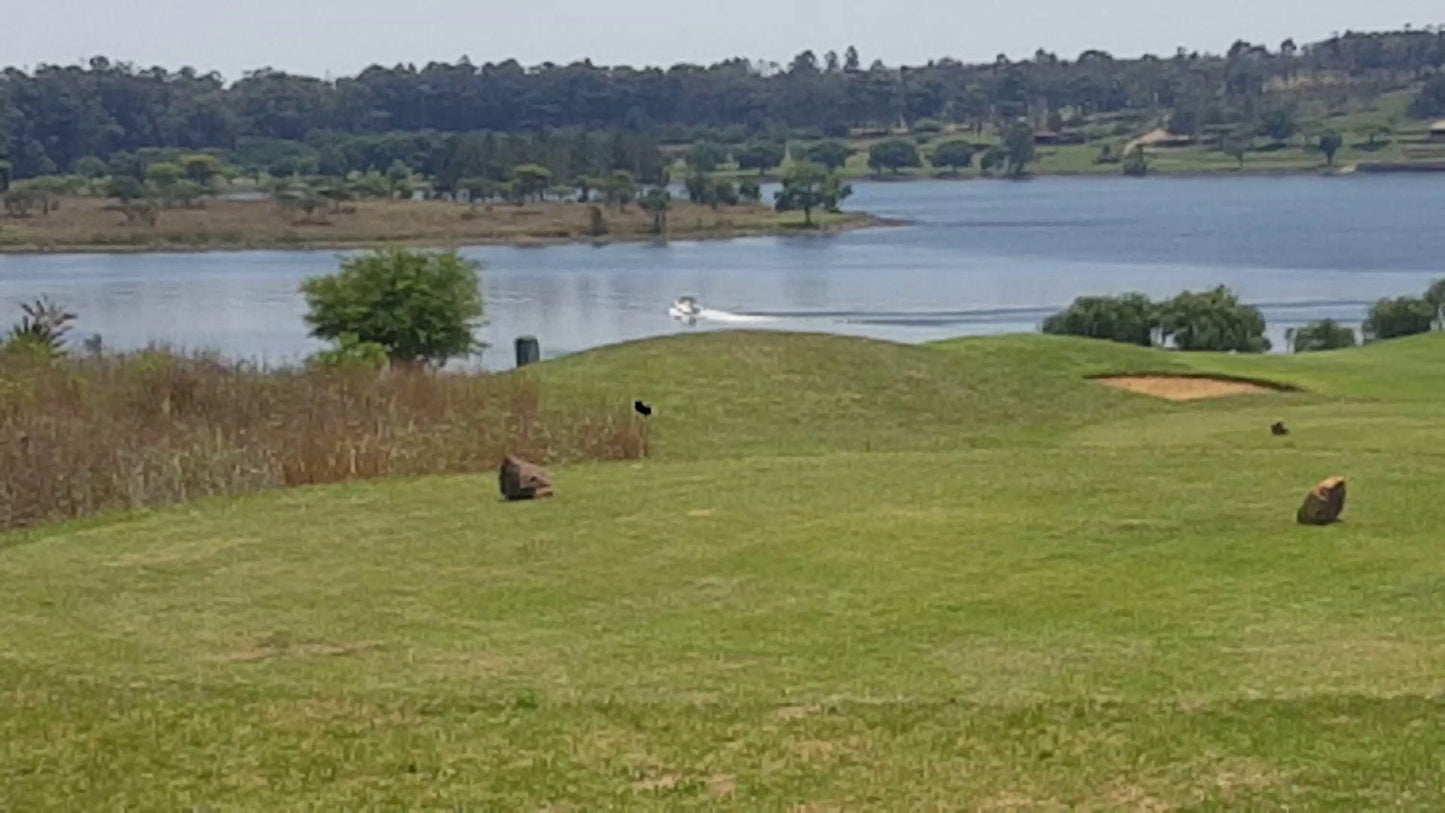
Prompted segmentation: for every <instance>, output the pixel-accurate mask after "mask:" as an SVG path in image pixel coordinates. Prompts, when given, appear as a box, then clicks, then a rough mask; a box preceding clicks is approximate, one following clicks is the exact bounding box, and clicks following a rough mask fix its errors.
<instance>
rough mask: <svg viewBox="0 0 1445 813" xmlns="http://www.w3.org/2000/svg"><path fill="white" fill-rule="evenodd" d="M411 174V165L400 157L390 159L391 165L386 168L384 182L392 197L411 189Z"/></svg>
mask: <svg viewBox="0 0 1445 813" xmlns="http://www.w3.org/2000/svg"><path fill="white" fill-rule="evenodd" d="M411 174H412V173H411V167H409V166H407V164H406V162H405V161H403V160H401V159H400V158H398V159H396V160H395V161H392V162H391V166H389V167H387V168H386V182H387V186H388V188H389V189H390V191H391V196H392V197H393V198H394V197H396V196H397V195H398V194H399V193H402V192H407V191H410V190H411Z"/></svg>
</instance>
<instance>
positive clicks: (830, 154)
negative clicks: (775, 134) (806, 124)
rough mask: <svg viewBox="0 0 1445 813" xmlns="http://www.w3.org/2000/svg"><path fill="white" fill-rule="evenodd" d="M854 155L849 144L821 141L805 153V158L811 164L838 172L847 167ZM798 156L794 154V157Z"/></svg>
mask: <svg viewBox="0 0 1445 813" xmlns="http://www.w3.org/2000/svg"><path fill="white" fill-rule="evenodd" d="M852 154H853V151H852V150H851V149H849V148H848V145H847V144H844V143H843V142H841V141H833V140H829V141H819V142H818V143H817V144H814V145H813V146H811V147H809V148H808V149H807V151H806V152H804V153H803V158H804V159H805V160H807V161H809V162H811V163H814V164H822V165H823V166H825V167H827V168H828V169H832V170H836V169H840V168H842V167H843V166H844V165H846V164H847V163H848V156H850V155H852ZM796 155H797V153H794V156H796Z"/></svg>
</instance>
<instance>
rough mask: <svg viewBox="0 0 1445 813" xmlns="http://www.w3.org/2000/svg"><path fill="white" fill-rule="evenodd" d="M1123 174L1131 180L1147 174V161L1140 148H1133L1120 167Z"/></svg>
mask: <svg viewBox="0 0 1445 813" xmlns="http://www.w3.org/2000/svg"><path fill="white" fill-rule="evenodd" d="M1121 169H1123V171H1124V174H1125V175H1128V176H1129V177H1131V178H1142V177H1144V176H1145V175H1148V174H1149V159H1148V157H1147V156H1145V155H1144V150H1143V148H1142V147H1135V148H1134V149H1133V150H1132V151H1131V152H1130V153H1129V156H1128V157H1127V158H1125V159H1124V162H1123V164H1122V166H1121Z"/></svg>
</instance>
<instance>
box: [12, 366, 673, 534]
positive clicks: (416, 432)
mask: <svg viewBox="0 0 1445 813" xmlns="http://www.w3.org/2000/svg"><path fill="white" fill-rule="evenodd" d="M646 443H647V439H646V430H645V426H644V425H643V424H642V423H641V422H640V421H638V420H635V419H634V417H633V416H632V414H631V411H630V409H629V408H628V405H618V406H616V407H612V406H607V407H602V408H596V409H584V410H573V411H566V410H562V411H558V410H547V409H543V407H542V403H541V392H540V390H539V385H538V384H537V383H536V382H535V381H531V380H528V379H526V378H522V377H518V376H493V375H487V374H484V373H470V374H435V373H429V372H422V371H403V372H389V373H385V374H380V375H378V374H376V373H372V372H367V371H330V372H324V371H307V370H289V369H288V370H276V371H263V370H258V369H255V368H253V367H250V366H248V365H244V364H233V363H227V362H223V361H221V360H219V359H216V358H213V357H208V356H204V355H181V354H176V353H171V352H164V351H147V352H141V353H134V354H128V355H107V356H90V357H85V358H60V359H54V360H51V359H44V358H38V357H35V356H32V355H26V354H5V353H0V530H3V529H9V528H17V527H23V526H28V525H34V524H37V523H41V522H46V521H50V520H59V519H66V518H72V517H81V516H86V515H90V514H94V513H97V512H100V511H106V510H112V509H133V508H141V507H154V506H162V505H168V504H173V503H178V502H182V501H184V500H188V499H192V498H195V497H201V496H207V495H215V494H240V493H245V492H252V491H258V490H261V489H269V488H278V487H283V486H294V485H306V484H311V483H329V482H335V481H339V480H347V479H352V478H363V477H381V476H387V475H417V474H441V473H452V472H478V471H489V470H492V469H494V468H495V466H496V465H497V464H498V462H499V461H500V458H501V456H502V455H503V454H504V453H514V454H520V455H522V456H524V457H527V458H530V459H534V460H540V461H546V462H553V463H555V462H563V461H574V460H584V459H585V460H599V459H600V460H616V459H635V458H638V457H641V456H643V455H644V454H645V453H646Z"/></svg>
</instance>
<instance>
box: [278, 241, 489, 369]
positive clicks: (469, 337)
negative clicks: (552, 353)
mask: <svg viewBox="0 0 1445 813" xmlns="http://www.w3.org/2000/svg"><path fill="white" fill-rule="evenodd" d="M479 285H480V283H479V280H478V276H477V264H476V263H474V262H471V261H469V260H464V259H462V257H461V256H460V255H458V254H457V253H456V252H455V251H452V252H435V253H431V252H417V251H407V250H400V249H393V250H386V251H377V252H373V253H370V254H366V255H363V256H360V257H355V258H352V259H348V260H345V261H343V262H342V264H341V271H340V272H339V273H336V274H332V275H329V276H325V277H315V278H312V279H309V280H307V281H305V282H304V283H302V285H301V292H302V293H303V294H305V296H306V304H307V306H308V312H307V314H306V324H307V325H309V326H310V327H311V335H312V336H315V337H317V338H320V339H328V340H331V341H338V342H339V341H341V340H342V339H343V337H346V336H351V337H354V338H355V340H356V341H359V342H370V343H374V344H378V345H381V346H382V347H384V348H386V353H387V356H389V357H390V358H391V360H392V361H398V362H403V363H415V362H422V363H427V364H435V365H438V366H440V365H442V364H445V363H446V361H447V359H450V358H453V357H456V356H465V355H468V354H470V353H471V352H473V351H474V350H476V349H477V346H478V345H477V340H476V337H475V335H474V331H475V330H476V328H477V326H478V324H479V322H480V319H481V316H482V294H481V290H480V287H479Z"/></svg>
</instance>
